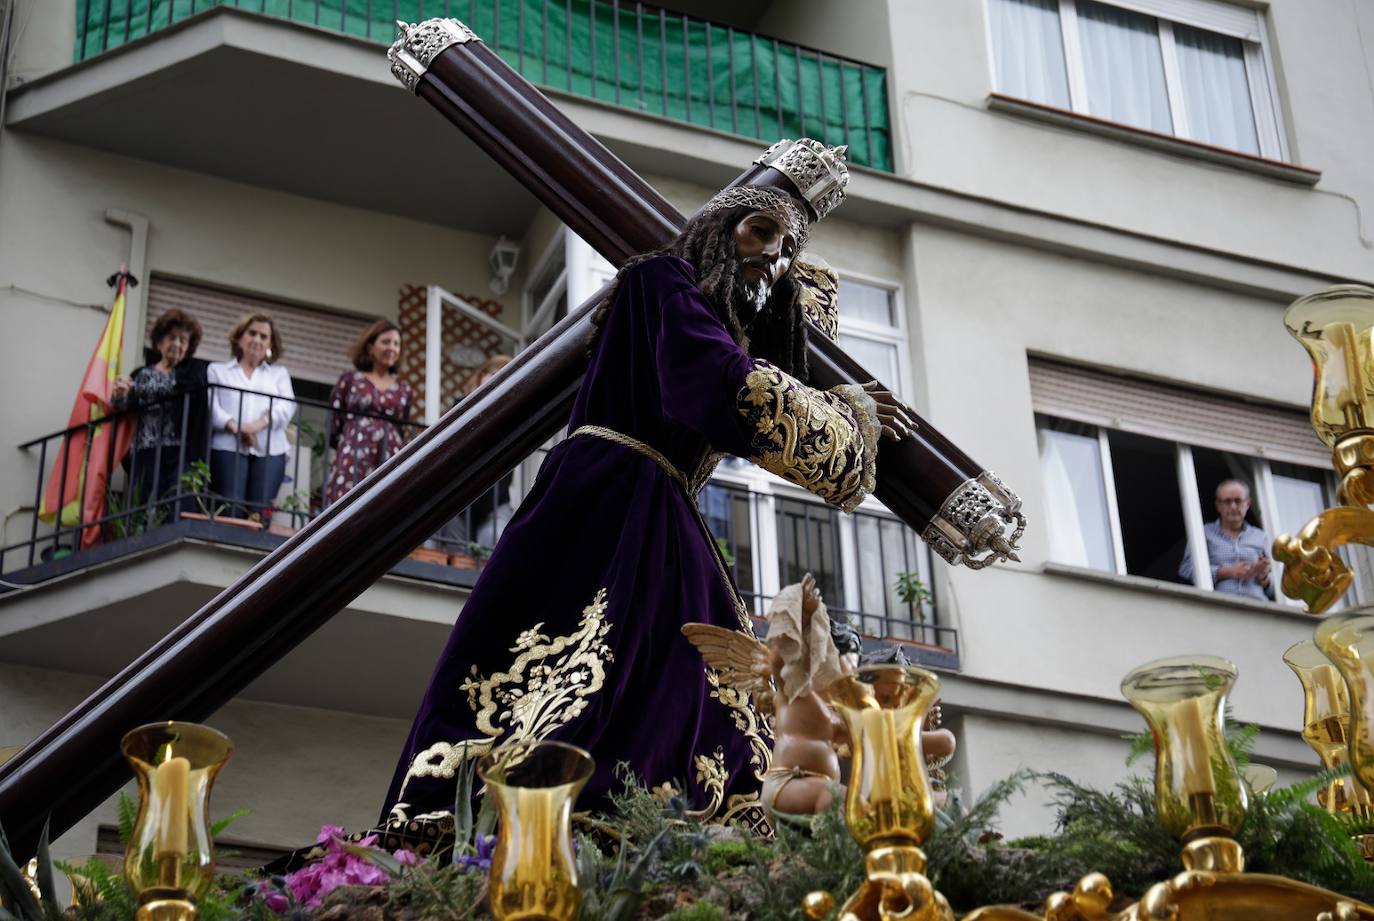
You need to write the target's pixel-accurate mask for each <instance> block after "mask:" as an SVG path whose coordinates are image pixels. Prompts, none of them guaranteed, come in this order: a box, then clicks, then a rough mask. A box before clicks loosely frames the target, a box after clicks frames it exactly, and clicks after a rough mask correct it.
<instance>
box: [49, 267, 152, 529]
mask: <svg viewBox="0 0 1374 921" xmlns="http://www.w3.org/2000/svg"><path fill="white" fill-rule="evenodd" d="M116 278H117V279H118V282H117V284H116V288H115V299H114V304H113V305H112V306H111V307H110V318H109V319H108V320H106V321H105V330H104V332H102V333H101V334H100V341H99V342H98V343H96V347H95V352H94V354H92V355H91V361H90V364H88V365H87V366H86V376H85V377H83V378H82V380H81V388H80V389H79V390H78V391H77V394H76V403H75V404H74V405H73V406H72V414H71V417H70V418H69V419H68V420H67V429H68V434H67V436H66V437H65V438H64V439H63V440H62V444H61V445H59V446H58V449H57V457H56V459H55V460H54V462H53V466H52V472H51V473H50V474H49V475H48V489H47V491H46V492H45V493H44V495H43V502H42V505H41V507H40V508H39V510H38V516H39V517H40V518H41V519H42V520H43V521H46V522H48V523H49V524H57V523H58V522H59V515H58V513H57V510H58V509H61V515H60V525H59V526H60V527H64V528H74V527H76V526H77V525H79V524H81V523H82V522H87V521H94V520H96V519H97V518H99V517H100V516H101V515H103V514H105V490H106V487H108V485H109V475H110V471H112V470H113V469H114V468H115V467H116V466H117V465H118V464H119V463H120V462H121V461H123V460H124V455H125V454H126V453H128V450H129V445H130V443H131V442H132V441H133V434H134V422H133V419H132V418H128V417H126V418H124V419H122V420H119V421H117V422H114V423H110V422H106V423H104V424H103V425H102V424H101V420H102V419H104V418H105V417H106V416H108V415H109V414H110V412H111V411H112V409H113V407H112V406H111V405H110V392H111V389H112V385H113V384H114V382H115V379H116V378H118V377H119V373H120V367H119V366H120V360H121V355H122V353H123V349H124V292H125V288H126V286H127V283H128V279H129V273H128V271H127V270H126V268H125V267H124V266H123V265H121V266H120V267H119V274H118V275H117V276H116ZM100 530H101V529H100V526H98V525H94V526H87V527H85V528H83V529H82V532H81V547H82V549H85V548H87V547H90V546H91V545H92V544H95V543H96V542H97V541H99V540H100Z"/></svg>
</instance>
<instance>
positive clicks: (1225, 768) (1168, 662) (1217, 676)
mask: <svg viewBox="0 0 1374 921" xmlns="http://www.w3.org/2000/svg"><path fill="white" fill-rule="evenodd" d="M1235 681H1236V667H1235V666H1234V665H1232V664H1231V663H1230V662H1228V661H1226V660H1225V659H1220V658H1217V657H1215V656H1179V657H1177V658H1171V659H1160V660H1158V661H1156V662H1150V663H1148V664H1146V665H1142V666H1141V667H1140V668H1137V669H1135V670H1134V671H1132V672H1131V673H1130V674H1128V675H1127V676H1126V677H1125V678H1124V679H1123V680H1122V682H1121V693H1122V694H1124V695H1125V697H1126V699H1127V700H1129V701H1130V702H1131V705H1132V706H1134V707H1135V708H1136V709H1137V710H1139V711H1140V712H1141V714H1142V715H1144V717H1145V721H1146V722H1147V723H1149V725H1150V731H1151V733H1153V734H1154V739H1155V807H1156V808H1157V809H1158V811H1159V818H1160V823H1161V824H1162V825H1163V826H1164V828H1165V830H1167V831H1168V832H1169V833H1170V834H1171V835H1173V836H1174V837H1175V838H1177V839H1178V840H1179V841H1181V842H1183V843H1185V844H1187V843H1189V842H1192V841H1196V840H1200V839H1204V838H1230V837H1231V836H1233V835H1234V834H1235V833H1236V831H1237V829H1239V828H1240V826H1241V823H1242V822H1243V821H1244V820H1245V810H1246V807H1247V806H1248V802H1247V800H1246V791H1245V784H1243V783H1242V782H1241V778H1240V772H1239V771H1238V770H1237V769H1236V764H1235V762H1234V761H1233V760H1232V759H1231V753H1230V751H1229V750H1228V749H1227V748H1226V736H1225V733H1224V732H1223V722H1222V708H1223V707H1224V705H1225V702H1226V695H1227V694H1228V693H1229V692H1230V690H1231V687H1232V685H1234V684H1235ZM1236 869H1237V870H1239V867H1237V868H1236Z"/></svg>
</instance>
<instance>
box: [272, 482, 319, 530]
mask: <svg viewBox="0 0 1374 921" xmlns="http://www.w3.org/2000/svg"><path fill="white" fill-rule="evenodd" d="M273 511H274V513H273V515H272V517H271V518H270V519H268V523H267V533H268V534H280V535H281V536H283V537H290V536H291V535H292V534H295V533H296V531H297V530H298V529H299V528H300V521H301V519H305V520H306V521H309V520H310V497H309V496H307V495H306V494H305V493H303V492H299V491H298V492H293V493H292V494H291V495H289V496H287V497H286V498H285V499H279V500H278V501H277V504H276V505H275V506H274V510H273ZM278 512H285V513H286V514H285V515H279V514H276V513H278ZM282 519H285V520H282Z"/></svg>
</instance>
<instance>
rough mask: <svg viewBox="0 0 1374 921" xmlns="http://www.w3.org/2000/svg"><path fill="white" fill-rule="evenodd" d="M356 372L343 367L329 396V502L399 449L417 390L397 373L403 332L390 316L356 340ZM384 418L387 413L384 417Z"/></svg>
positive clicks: (326, 499) (354, 357)
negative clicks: (331, 449)
mask: <svg viewBox="0 0 1374 921" xmlns="http://www.w3.org/2000/svg"><path fill="white" fill-rule="evenodd" d="M351 357H352V359H353V367H354V368H356V369H357V370H356V371H345V372H344V373H343V375H341V376H340V377H339V382H338V383H337V384H335V385H334V391H333V393H331V394H330V395H329V405H330V409H331V411H330V420H329V443H330V445H331V446H332V447H333V448H334V461H333V463H332V464H331V465H330V467H329V481H328V483H327V484H326V486H325V491H324V502H325V505H329V504H331V503H333V502H334V501H336V500H337V499H339V498H340V497H341V496H343V494H344V493H346V492H348V491H349V490H350V489H352V488H353V487H354V486H355V485H357V484H358V483H360V482H362V479H363V477H365V476H367V475H368V474H369V473H371V472H372V471H373V470H376V469H377V468H378V467H380V466H381V465H382V462H383V461H385V460H386V459H387V458H388V457H390V456H391V455H393V454H395V453H396V452H397V451H399V450H400V449H401V445H402V444H403V443H404V442H405V432H404V431H403V430H402V427H401V426H400V425H398V424H397V423H401V422H405V421H406V420H408V419H409V418H410V407H411V404H412V403H413V402H414V401H415V394H414V392H413V391H412V390H411V389H410V385H409V384H407V383H406V382H405V381H403V380H400V379H399V378H397V377H396V367H397V365H398V364H399V362H400V360H401V331H400V329H398V328H397V326H396V324H395V323H392V322H391V321H390V320H378V321H377V322H376V323H373V324H372V325H371V326H369V327H368V328H367V329H366V330H364V331H363V334H362V335H361V336H359V337H358V341H357V342H356V343H354V345H353V350H352V354H351ZM382 417H385V418H382Z"/></svg>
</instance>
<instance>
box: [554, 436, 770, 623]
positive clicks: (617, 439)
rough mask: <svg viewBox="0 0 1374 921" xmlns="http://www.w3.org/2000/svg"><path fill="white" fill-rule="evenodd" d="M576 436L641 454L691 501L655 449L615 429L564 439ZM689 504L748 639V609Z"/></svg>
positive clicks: (694, 507) (681, 478)
mask: <svg viewBox="0 0 1374 921" xmlns="http://www.w3.org/2000/svg"><path fill="white" fill-rule="evenodd" d="M578 435H591V436H592V437H593V438H604V439H605V440H606V441H609V442H611V443H612V444H618V445H621V446H622V447H626V448H629V449H630V450H631V451H637V452H639V453H640V454H643V455H644V456H645V457H647V458H649V460H651V461H653V462H654V463H655V464H658V466H659V467H661V468H662V469H663V472H664V473H666V474H668V476H669V477H670V478H671V479H672V481H673V482H674V483H676V484H677V485H679V486H681V487H682V491H683V492H685V493H686V494H687V498H688V500H691V499H692V498H693V495H692V488H691V486H690V485H689V484H688V482H687V477H686V476H684V475H683V473H682V471H681V470H679V469H677V468H676V467H674V466H673V463H672V461H670V460H668V458H666V457H664V456H663V455H662V454H661V453H659V451H658V450H657V449H655V448H652V447H650V446H649V445H646V444H645V443H644V442H642V441H640V440H639V439H638V438H632V437H630V436H629V435H626V434H625V433H623V432H617V431H616V430H615V429H608V428H606V427H605V426H601V425H582V426H578V428H577V429H575V430H574V431H573V433H572V434H571V435H569V436H568V437H569V438H576V437H577V436H578ZM690 504H691V506H692V511H693V512H695V513H696V519H697V525H698V526H699V527H700V528H701V531H702V533H703V534H704V535H706V542H707V543H708V544H709V545H710V546H711V550H712V551H713V552H712V553H711V559H712V560H714V561H715V564H716V573H717V574H718V575H719V576H720V580H721V582H722V583H724V585H725V590H726V591H727V592H728V593H729V594H730V598H731V599H732V600H733V601H734V602H735V615H736V616H737V617H738V618H739V622H740V628H741V629H742V630H744V631H745V632H746V633H748V634H749V635H750V636H752V635H753V629H754V627H753V622H752V621H751V620H750V619H749V609H748V608H747V607H746V606H745V604H744V599H743V598H741V597H740V595H739V591H738V590H737V589H736V588H735V583H734V582H733V581H732V580H731V579H730V576H729V575H728V574H727V573H726V572H725V560H724V559H723V558H722V557H721V553H720V545H719V544H718V543H716V539H715V536H714V535H713V534H712V533H711V529H710V528H709V527H707V525H706V519H704V518H702V517H701V509H699V508H697V504H696V502H694V501H693V502H691V503H690Z"/></svg>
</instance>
